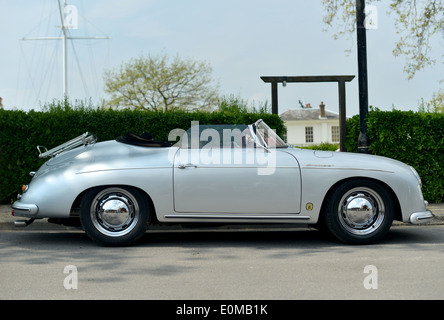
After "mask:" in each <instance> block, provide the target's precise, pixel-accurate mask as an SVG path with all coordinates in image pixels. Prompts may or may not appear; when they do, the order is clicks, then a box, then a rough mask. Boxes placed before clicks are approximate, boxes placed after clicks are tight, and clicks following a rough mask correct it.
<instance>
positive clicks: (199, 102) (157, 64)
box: [104, 55, 218, 111]
mask: <svg viewBox="0 0 444 320" xmlns="http://www.w3.org/2000/svg"><path fill="white" fill-rule="evenodd" d="M170 60H171V59H170V58H169V57H168V56H167V55H156V56H151V55H148V56H145V57H144V56H141V57H139V58H133V59H131V60H130V61H129V62H127V63H123V64H122V65H121V66H120V68H119V69H118V70H114V71H107V72H105V75H104V80H105V92H107V93H110V94H111V99H110V100H109V101H108V103H107V104H108V105H109V106H111V107H117V108H121V107H129V108H135V109H144V110H164V111H168V110H174V109H210V108H212V107H214V106H216V105H217V100H218V90H217V86H216V85H213V84H212V79H211V76H210V75H211V72H212V68H211V66H210V65H209V64H208V63H206V62H201V61H194V60H192V59H181V58H179V57H178V56H176V57H174V58H173V59H172V60H171V61H170Z"/></svg>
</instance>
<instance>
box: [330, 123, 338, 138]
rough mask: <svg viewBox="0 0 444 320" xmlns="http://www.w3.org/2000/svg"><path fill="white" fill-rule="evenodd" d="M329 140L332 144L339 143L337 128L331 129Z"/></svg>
mask: <svg viewBox="0 0 444 320" xmlns="http://www.w3.org/2000/svg"><path fill="white" fill-rule="evenodd" d="M331 140H332V142H339V126H333V127H331Z"/></svg>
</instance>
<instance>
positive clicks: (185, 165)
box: [178, 163, 197, 169]
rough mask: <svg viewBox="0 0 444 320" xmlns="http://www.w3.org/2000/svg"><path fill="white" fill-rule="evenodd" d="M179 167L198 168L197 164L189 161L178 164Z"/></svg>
mask: <svg viewBox="0 0 444 320" xmlns="http://www.w3.org/2000/svg"><path fill="white" fill-rule="evenodd" d="M178 168H179V169H185V168H197V166H196V165H194V164H192V163H187V164H179V166H178Z"/></svg>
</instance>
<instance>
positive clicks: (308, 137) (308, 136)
mask: <svg viewBox="0 0 444 320" xmlns="http://www.w3.org/2000/svg"><path fill="white" fill-rule="evenodd" d="M305 142H306V143H309V142H313V127H305Z"/></svg>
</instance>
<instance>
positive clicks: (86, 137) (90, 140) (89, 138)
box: [37, 132, 97, 158]
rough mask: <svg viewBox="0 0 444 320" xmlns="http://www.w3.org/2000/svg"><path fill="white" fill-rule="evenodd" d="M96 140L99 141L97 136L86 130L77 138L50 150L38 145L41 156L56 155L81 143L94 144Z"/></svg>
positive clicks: (85, 144) (84, 144)
mask: <svg viewBox="0 0 444 320" xmlns="http://www.w3.org/2000/svg"><path fill="white" fill-rule="evenodd" d="M96 141H97V138H96V136H94V135H90V134H89V133H88V132H85V133H84V134H82V135H80V136H78V137H77V138H74V139H72V140H69V141H68V142H65V143H63V144H61V145H59V146H57V147H55V148H52V149H50V150H48V149H47V148H46V147H45V146H40V145H38V146H37V150H38V151H39V158H46V157H55V156H56V155H58V154H60V153H63V152H66V151H68V150H71V149H74V148H76V147H78V146H81V145H83V146H87V145H89V144H94V143H95V142H96ZM42 150H43V151H44V152H43V151H42Z"/></svg>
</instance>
